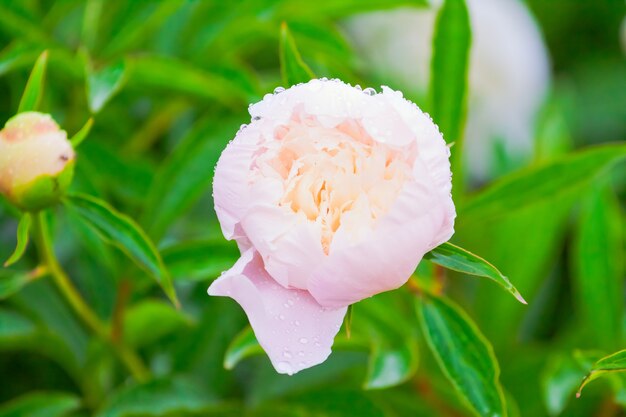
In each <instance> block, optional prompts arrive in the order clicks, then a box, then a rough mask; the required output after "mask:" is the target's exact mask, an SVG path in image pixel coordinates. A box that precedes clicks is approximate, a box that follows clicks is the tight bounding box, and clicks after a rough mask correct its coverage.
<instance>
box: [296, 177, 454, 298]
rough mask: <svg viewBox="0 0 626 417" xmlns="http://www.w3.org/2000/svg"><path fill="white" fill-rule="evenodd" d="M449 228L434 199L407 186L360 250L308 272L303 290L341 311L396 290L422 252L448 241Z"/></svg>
mask: <svg viewBox="0 0 626 417" xmlns="http://www.w3.org/2000/svg"><path fill="white" fill-rule="evenodd" d="M452 233H453V228H452V225H451V222H450V219H449V216H448V214H447V212H446V211H445V210H444V208H443V207H442V204H441V203H440V201H439V199H437V198H436V196H433V194H432V191H430V190H429V188H426V187H425V186H424V185H423V184H420V183H418V182H413V183H411V184H409V185H408V186H407V187H406V188H405V190H403V191H402V193H401V194H400V195H399V197H398V200H397V201H396V203H395V205H394V207H393V208H392V209H391V211H390V212H389V213H388V214H387V215H386V216H385V217H384V218H383V219H381V221H380V223H379V224H378V225H377V227H376V229H375V230H374V232H373V233H372V235H371V236H370V237H369V238H368V239H367V240H365V241H363V242H362V243H360V244H357V245H353V246H349V245H343V242H345V241H346V240H344V239H342V238H341V235H340V234H339V233H338V234H337V235H336V237H335V241H333V245H335V244H336V245H337V246H340V245H342V246H343V247H341V248H340V249H337V250H332V249H331V254H330V255H329V256H328V258H327V259H326V260H325V262H324V263H322V264H321V265H320V266H319V267H317V268H316V269H315V270H313V271H312V272H311V277H310V279H309V287H308V290H309V292H310V293H311V295H312V296H313V297H314V298H315V299H316V300H317V302H319V303H320V304H321V305H323V306H326V307H339V306H347V305H350V304H353V303H355V302H357V301H360V300H362V299H364V298H367V297H371V296H372V295H375V294H378V293H380V292H383V291H389V290H393V289H396V288H398V287H400V286H402V285H403V284H404V283H405V282H406V281H407V280H408V278H409V277H410V276H411V274H412V273H413V271H414V270H415V268H416V267H417V264H418V263H419V262H420V261H421V259H422V257H423V256H424V254H425V253H426V252H428V251H429V250H431V249H432V248H433V247H435V246H437V245H438V244H439V243H441V242H440V241H439V240H440V239H441V238H442V237H443V236H444V235H445V236H447V238H449V237H450V236H451V235H452Z"/></svg>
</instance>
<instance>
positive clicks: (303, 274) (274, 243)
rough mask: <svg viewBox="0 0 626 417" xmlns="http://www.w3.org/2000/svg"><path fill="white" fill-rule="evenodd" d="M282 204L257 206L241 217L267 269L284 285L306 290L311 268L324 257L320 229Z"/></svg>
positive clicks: (244, 227)
mask: <svg viewBox="0 0 626 417" xmlns="http://www.w3.org/2000/svg"><path fill="white" fill-rule="evenodd" d="M298 217H299V216H298V215H296V214H294V213H293V212H290V211H289V210H286V209H284V208H282V207H267V206H257V207H255V208H254V209H253V210H250V212H249V213H248V215H246V217H244V218H243V219H242V220H241V225H242V227H243V229H244V230H245V231H246V234H247V236H249V239H250V241H251V243H252V245H253V246H254V248H255V249H256V250H257V251H258V252H259V253H260V255H261V257H262V259H263V261H264V264H265V269H266V270H267V272H268V273H269V274H270V275H271V276H272V278H274V279H275V280H276V281H278V282H279V283H280V284H282V285H283V286H284V287H293V288H300V289H306V287H307V284H306V282H307V279H308V277H309V274H310V271H311V270H313V269H314V268H315V267H316V266H317V265H319V264H320V263H321V262H322V261H323V260H324V252H323V250H322V245H321V237H320V233H319V229H317V228H316V227H315V224H313V223H311V222H307V221H299V219H298Z"/></svg>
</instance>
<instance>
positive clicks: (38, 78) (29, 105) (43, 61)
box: [18, 51, 48, 113]
mask: <svg viewBox="0 0 626 417" xmlns="http://www.w3.org/2000/svg"><path fill="white" fill-rule="evenodd" d="M47 64H48V51H43V52H42V53H41V55H39V58H37V61H36V62H35V66H34V67H33V70H32V71H31V73H30V77H29V78H28V82H27V83H26V88H25V89H24V93H23V94H22V99H21V100H20V105H19V108H18V113H22V112H26V111H35V110H37V109H38V108H39V103H40V102H41V97H42V96H43V87H44V81H45V76H46V66H47Z"/></svg>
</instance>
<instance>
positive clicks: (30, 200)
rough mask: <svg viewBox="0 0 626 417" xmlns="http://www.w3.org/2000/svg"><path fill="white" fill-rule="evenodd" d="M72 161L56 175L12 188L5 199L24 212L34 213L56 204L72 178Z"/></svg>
mask: <svg viewBox="0 0 626 417" xmlns="http://www.w3.org/2000/svg"><path fill="white" fill-rule="evenodd" d="M74 165H75V162H74V161H69V162H68V163H67V165H66V166H65V168H64V169H63V171H61V172H59V173H58V174H56V175H41V176H39V177H37V178H35V179H34V180H32V181H31V182H29V183H27V184H22V185H18V186H16V187H14V188H13V190H12V191H11V193H10V194H9V195H7V198H8V199H9V201H11V203H13V204H14V205H16V206H17V207H19V208H20V209H22V210H24V211H30V212H35V211H39V210H43V209H45V208H48V207H51V206H53V205H55V204H57V203H58V202H59V201H60V200H61V198H62V197H63V196H64V195H65V193H66V191H67V189H68V188H69V186H70V184H71V183H72V178H74Z"/></svg>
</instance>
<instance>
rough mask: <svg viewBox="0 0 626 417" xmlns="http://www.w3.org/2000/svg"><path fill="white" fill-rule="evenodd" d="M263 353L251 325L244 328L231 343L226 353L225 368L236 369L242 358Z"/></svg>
mask: <svg viewBox="0 0 626 417" xmlns="http://www.w3.org/2000/svg"><path fill="white" fill-rule="evenodd" d="M262 353H263V348H262V347H261V345H259V342H258V341H257V340H256V336H255V335H254V332H253V331H252V328H251V327H250V326H248V327H246V328H245V329H243V330H242V331H241V332H240V333H239V334H238V335H237V336H236V337H235V338H234V339H233V341H232V342H231V343H230V345H229V346H228V349H226V353H225V354H224V368H226V369H234V368H235V366H237V364H238V363H239V362H241V361H242V360H244V359H246V358H249V357H251V356H256V355H259V354H262Z"/></svg>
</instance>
